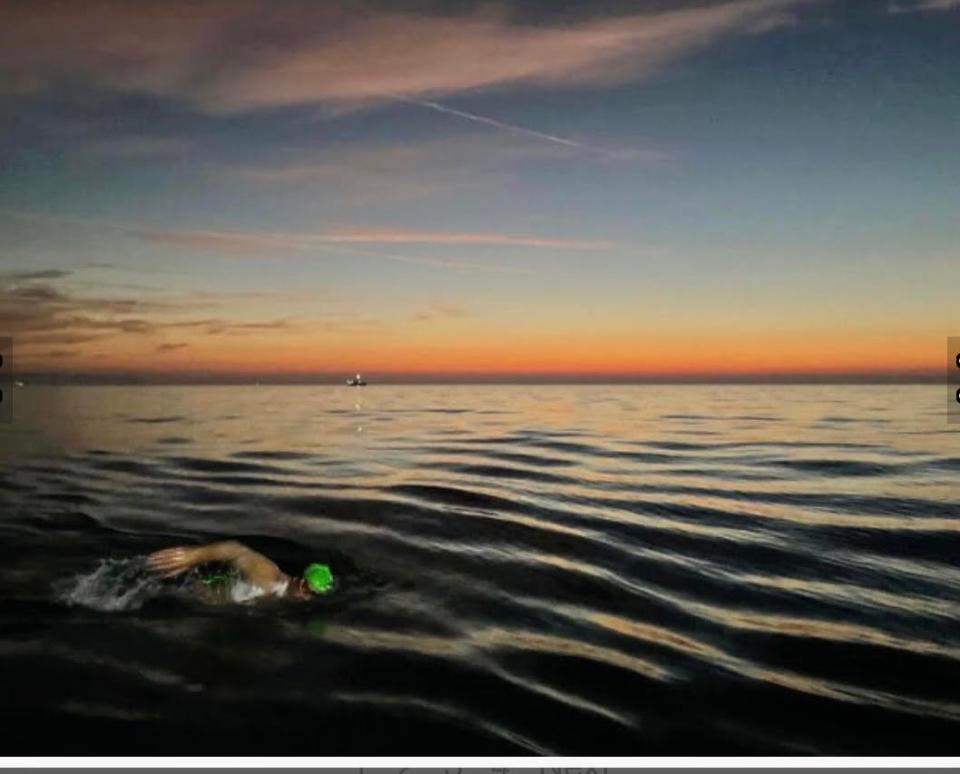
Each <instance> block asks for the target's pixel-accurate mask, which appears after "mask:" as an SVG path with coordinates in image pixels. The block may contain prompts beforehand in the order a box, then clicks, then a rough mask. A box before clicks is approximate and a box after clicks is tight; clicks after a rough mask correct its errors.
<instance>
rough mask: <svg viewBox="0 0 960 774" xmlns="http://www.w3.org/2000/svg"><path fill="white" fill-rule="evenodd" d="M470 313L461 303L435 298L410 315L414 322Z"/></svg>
mask: <svg viewBox="0 0 960 774" xmlns="http://www.w3.org/2000/svg"><path fill="white" fill-rule="evenodd" d="M470 315H471V312H470V311H469V310H468V309H467V307H466V306H464V305H463V304H462V303H459V302H455V301H443V300H436V301H431V302H430V303H429V304H427V305H426V306H423V307H422V308H420V309H418V310H416V311H415V312H414V313H413V315H412V319H413V320H414V321H415V322H426V321H428V320H436V319H450V318H459V317H469V316H470Z"/></svg>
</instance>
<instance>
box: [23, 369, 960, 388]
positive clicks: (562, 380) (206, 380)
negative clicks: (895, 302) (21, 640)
mask: <svg viewBox="0 0 960 774" xmlns="http://www.w3.org/2000/svg"><path fill="white" fill-rule="evenodd" d="M353 373H355V372H351V373H350V374H347V372H344V373H343V374H342V375H341V374H339V373H337V374H331V373H328V372H324V373H303V374H301V373H273V374H257V373H235V372H234V373H202V372H199V373H198V372H179V373H166V374H165V373H155V372H101V373H98V372H77V373H66V372H33V373H23V374H12V375H11V376H10V377H8V378H10V379H11V380H17V381H20V382H23V383H24V384H27V383H29V384H38V385H53V386H60V385H63V386H67V385H74V384H75V385H104V386H106V385H130V386H135V385H170V386H176V385H185V386H187V385H197V386H200V385H210V386H217V385H222V386H229V385H237V386H242V385H254V384H260V385H317V386H320V385H344V384H345V381H346V378H347V376H350V375H352V374H353ZM371 373H372V375H371ZM365 378H366V380H367V382H368V385H378V384H380V385H404V384H410V385H415V384H441V385H442V384H450V385H454V384H467V385H469V384H560V385H562V384H580V385H590V384H597V385H605V384H606V385H610V384H622V385H630V384H637V385H642V384H664V385H669V384H675V385H681V384H702V385H709V384H721V385H722V384H744V385H749V384H757V385H762V384H837V385H841V384H850V385H857V384H861V385H865V384H891V385H892V384H943V383H944V374H943V373H942V372H940V371H932V370H930V369H917V370H907V371H869V372H865V371H859V372H858V371H847V372H812V373H803V372H788V373H719V374H715V373H693V374H589V373H586V374H585V373H495V372H494V373H486V374H483V373H467V374H465V373H444V372H438V373H403V372H385V373H382V374H379V375H378V374H376V372H368V373H367V374H366V376H365Z"/></svg>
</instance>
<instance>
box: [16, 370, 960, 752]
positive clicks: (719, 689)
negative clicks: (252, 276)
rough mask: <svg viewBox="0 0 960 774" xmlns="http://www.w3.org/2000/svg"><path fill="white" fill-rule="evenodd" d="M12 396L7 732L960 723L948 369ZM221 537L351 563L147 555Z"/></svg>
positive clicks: (660, 738)
mask: <svg viewBox="0 0 960 774" xmlns="http://www.w3.org/2000/svg"><path fill="white" fill-rule="evenodd" d="M15 398H16V400H15V406H14V408H15V420H14V423H13V424H11V425H6V426H0V464H2V468H0V686H2V689H0V725H2V728H3V729H4V736H5V744H4V754H6V755H27V754H44V755H58V754H96V755H111V754H128V755H135V754H140V755H175V754H211V755H214V754H215V755H252V754H258V755H410V754H417V755H430V754H458V755H491V754H504V755H524V754H529V755H540V754H555V755H701V754H704V755H707V754H708V755H724V754H736V755H749V754H774V755H821V754H829V755H894V754H904V755H926V754H940V755H948V754H952V755H955V754H957V753H958V751H960V750H958V745H960V741H958V740H960V432H958V430H960V428H957V427H956V426H950V425H948V424H947V421H946V417H945V409H944V404H943V399H942V389H941V388H939V387H937V386H883V387H873V386H871V387H865V386H669V385H658V386H381V385H373V386H370V387H366V388H361V389H351V388H347V387H337V386H320V387H309V386H296V387H294V386H277V387H61V388H55V387H40V386H32V385H27V387H25V388H23V389H20V390H18V391H17V394H16V396H15ZM226 537H230V538H237V539H241V540H243V541H245V542H247V543H248V544H249V545H250V546H252V547H254V548H257V549H258V550H262V551H263V552H265V553H267V554H268V555H269V556H271V557H272V558H273V559H274V560H275V561H277V562H278V563H279V564H280V565H281V567H283V568H284V569H286V570H288V571H290V572H298V571H299V570H301V569H302V568H303V567H304V566H305V565H306V564H307V563H308V562H310V561H324V562H327V563H329V564H331V566H332V567H333V569H334V571H335V573H336V575H337V577H338V582H339V585H338V587H337V590H336V592H335V593H334V594H332V595H330V596H329V597H324V598H321V599H317V600H316V601H314V602H311V603H307V604H295V603H291V602H276V601H274V602H266V603H264V602H257V603H254V604H246V605H215V604H210V603H209V601H204V600H202V599H199V598H197V597H196V596H195V595H193V594H192V593H191V591H190V589H189V587H188V586H186V585H185V584H183V583H177V582H161V581H158V580H157V579H156V578H153V577H152V576H150V575H149V573H147V572H146V571H145V569H144V567H143V556H144V555H145V554H147V553H149V552H150V551H153V550H156V549H158V548H161V547H164V546H169V545H178V544H188V543H196V542H200V541H207V540H214V539H222V538H226ZM38 731H41V732H42V733H38Z"/></svg>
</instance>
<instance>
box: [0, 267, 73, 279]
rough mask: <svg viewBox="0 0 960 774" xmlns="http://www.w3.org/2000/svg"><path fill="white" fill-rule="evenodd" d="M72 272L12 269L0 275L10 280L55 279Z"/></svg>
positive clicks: (67, 275) (64, 270) (63, 270)
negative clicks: (12, 270)
mask: <svg viewBox="0 0 960 774" xmlns="http://www.w3.org/2000/svg"><path fill="white" fill-rule="evenodd" d="M71 274H73V272H71V271H67V270H66V269H43V270H41V271H14V272H7V273H5V274H3V275H2V276H3V277H5V278H7V279H10V280H56V279H63V278H64V277H69V276H70V275H71Z"/></svg>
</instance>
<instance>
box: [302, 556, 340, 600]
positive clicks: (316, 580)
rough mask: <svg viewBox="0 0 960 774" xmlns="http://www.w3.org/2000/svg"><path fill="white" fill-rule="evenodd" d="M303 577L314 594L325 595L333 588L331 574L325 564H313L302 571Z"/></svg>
mask: <svg viewBox="0 0 960 774" xmlns="http://www.w3.org/2000/svg"><path fill="white" fill-rule="evenodd" d="M303 577H304V580H306V582H307V585H308V586H309V587H310V590H311V591H312V592H313V593H314V594H325V593H327V592H328V591H330V589H332V588H333V573H332V572H330V568H329V567H327V565H325V564H318V563H317V562H314V563H313V564H311V565H310V566H309V567H307V569H306V570H304V571H303Z"/></svg>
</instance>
